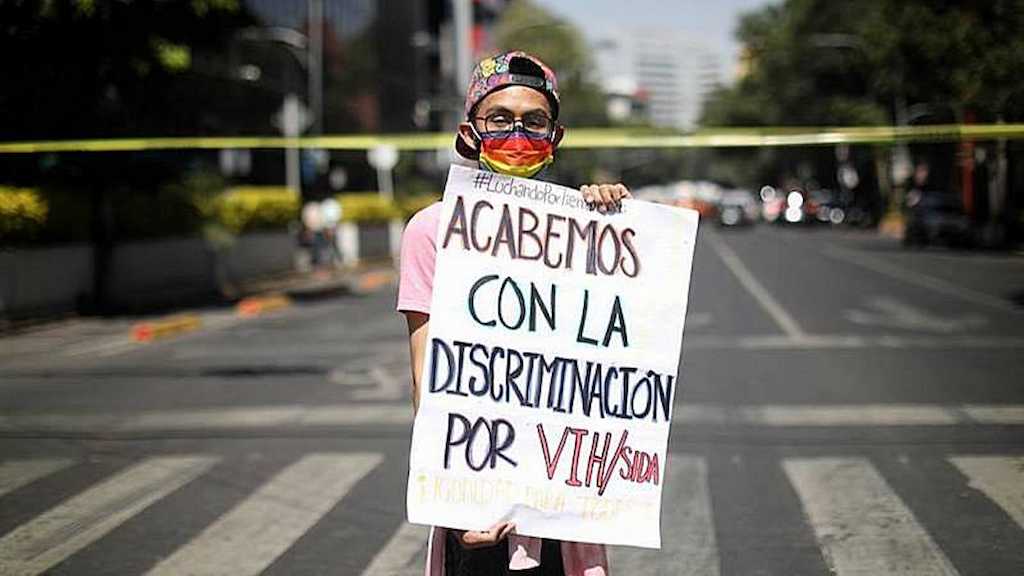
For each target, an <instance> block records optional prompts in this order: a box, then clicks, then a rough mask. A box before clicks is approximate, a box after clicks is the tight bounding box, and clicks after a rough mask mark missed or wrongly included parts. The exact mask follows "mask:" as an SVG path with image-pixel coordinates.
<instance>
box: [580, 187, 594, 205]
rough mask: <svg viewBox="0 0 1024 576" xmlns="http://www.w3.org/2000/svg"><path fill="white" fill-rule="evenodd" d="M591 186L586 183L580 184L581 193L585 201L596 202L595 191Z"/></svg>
mask: <svg viewBox="0 0 1024 576" xmlns="http://www.w3.org/2000/svg"><path fill="white" fill-rule="evenodd" d="M591 188H592V186H588V185H586V184H584V185H583V186H580V193H581V194H583V201H584V202H586V203H587V204H593V203H594V193H593V191H592V190H591Z"/></svg>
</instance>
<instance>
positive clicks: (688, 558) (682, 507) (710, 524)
mask: <svg viewBox="0 0 1024 576" xmlns="http://www.w3.org/2000/svg"><path fill="white" fill-rule="evenodd" d="M665 476H666V478H665V493H664V494H663V495H662V498H661V500H662V512H663V515H664V519H663V520H662V523H661V524H662V527H663V528H662V533H663V534H664V535H665V537H664V538H662V540H661V550H645V549H643V548H633V547H627V546H616V547H614V548H612V550H611V559H610V561H609V563H610V565H611V569H612V571H613V572H614V573H620V572H621V573H622V574H636V575H637V576H646V575H655V574H663V573H664V571H665V567H667V566H671V569H672V574H677V575H680V576H687V575H693V576H718V574H719V571H720V563H719V559H718V545H717V542H716V540H715V524H714V514H713V512H712V509H711V493H710V490H709V489H708V470H707V463H706V461H705V460H704V458H702V457H700V456H683V455H676V454H673V455H672V456H670V457H669V461H668V469H667V470H666V474H665Z"/></svg>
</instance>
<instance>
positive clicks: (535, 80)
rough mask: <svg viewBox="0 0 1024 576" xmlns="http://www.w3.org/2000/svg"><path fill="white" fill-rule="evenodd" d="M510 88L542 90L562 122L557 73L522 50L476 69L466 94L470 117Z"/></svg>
mask: <svg viewBox="0 0 1024 576" xmlns="http://www.w3.org/2000/svg"><path fill="white" fill-rule="evenodd" d="M506 86H527V87H529V88H533V89H535V90H539V91H540V92H542V93H543V94H544V95H545V96H547V98H548V101H549V102H551V113H552V115H553V116H554V117H555V118H556V119H557V118H558V81H557V80H556V79H555V73H554V72H552V71H551V68H548V67H547V65H546V64H544V63H543V62H541V61H540V60H539V59H537V58H536V57H534V56H530V55H529V54H527V53H526V52H523V51H521V50H512V51H510V52H504V53H502V54H498V55H496V56H491V57H490V58H484V59H483V60H481V61H480V63H479V64H477V65H476V68H474V69H473V76H472V78H470V80H469V88H468V89H467V90H466V117H467V118H469V117H471V116H472V115H473V110H474V108H476V105H477V104H479V103H480V101H481V100H483V99H484V97H486V96H487V95H488V94H490V93H491V92H494V91H495V90H499V89H501V88H505V87H506Z"/></svg>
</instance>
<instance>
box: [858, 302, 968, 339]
mask: <svg viewBox="0 0 1024 576" xmlns="http://www.w3.org/2000/svg"><path fill="white" fill-rule="evenodd" d="M866 306H867V308H869V310H859V309H854V310H847V311H846V312H844V314H843V315H844V316H846V318H847V319H848V320H849V321H851V322H853V323H855V324H861V325H865V326H888V327H891V328H902V329H906V330H918V331H922V332H935V333H938V334H952V333H954V332H961V331H963V330H968V329H971V328H978V327H981V326H984V325H985V324H986V323H987V322H988V321H987V320H986V319H985V318H983V317H981V316H978V315H977V314H967V315H960V316H940V315H938V314H933V313H931V312H928V311H927V310H923V309H921V308H917V307H915V306H911V305H909V304H906V303H903V302H900V301H898V300H894V299H892V298H888V297H885V296H879V297H875V298H872V299H870V300H868V302H867V304H866Z"/></svg>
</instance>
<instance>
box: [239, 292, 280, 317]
mask: <svg viewBox="0 0 1024 576" xmlns="http://www.w3.org/2000/svg"><path fill="white" fill-rule="evenodd" d="M291 305H292V300H291V298H289V297H288V296H286V295H284V294H269V295H267V296H250V297H249V298H243V299H242V300H240V301H239V302H238V304H236V305H235V312H236V313H237V314H238V315H239V316H245V317H249V316H259V315H260V314H266V313H268V312H273V311H275V310H281V309H283V308H287V307H289V306H291Z"/></svg>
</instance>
